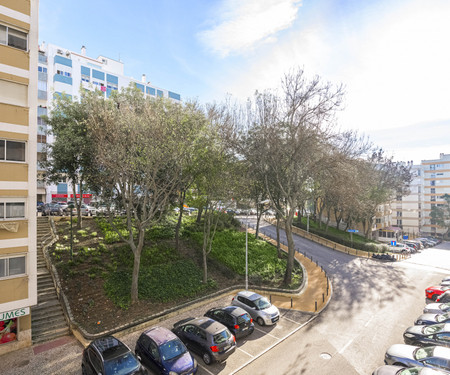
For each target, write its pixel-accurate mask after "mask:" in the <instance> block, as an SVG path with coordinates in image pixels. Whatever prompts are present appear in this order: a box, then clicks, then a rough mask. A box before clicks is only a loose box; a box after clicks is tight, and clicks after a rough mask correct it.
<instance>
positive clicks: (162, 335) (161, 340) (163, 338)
mask: <svg viewBox="0 0 450 375" xmlns="http://www.w3.org/2000/svg"><path fill="white" fill-rule="evenodd" d="M143 335H146V336H148V337H150V338H151V339H152V340H153V341H155V342H156V344H158V346H159V345H162V344H165V343H166V342H168V341H172V340H176V339H178V336H177V335H175V333H173V332H172V331H171V330H169V329H167V328H164V327H153V328H150V329H148V330H147V331H145V332H144V333H143Z"/></svg>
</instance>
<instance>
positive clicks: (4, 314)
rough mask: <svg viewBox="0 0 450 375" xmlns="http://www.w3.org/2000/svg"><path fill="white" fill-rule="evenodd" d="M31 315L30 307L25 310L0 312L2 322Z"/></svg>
mask: <svg viewBox="0 0 450 375" xmlns="http://www.w3.org/2000/svg"><path fill="white" fill-rule="evenodd" d="M29 314H30V308H29V307H23V308H21V309H17V310H11V311H6V312H0V322H1V321H3V320H8V319H12V318H20V317H21V316H25V315H29Z"/></svg>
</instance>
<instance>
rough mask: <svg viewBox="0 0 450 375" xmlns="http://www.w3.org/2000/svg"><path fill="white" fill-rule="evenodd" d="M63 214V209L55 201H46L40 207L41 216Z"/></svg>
mask: <svg viewBox="0 0 450 375" xmlns="http://www.w3.org/2000/svg"><path fill="white" fill-rule="evenodd" d="M50 215H60V216H62V215H63V209H62V208H61V206H60V205H59V204H57V203H46V204H44V207H43V208H42V216H50Z"/></svg>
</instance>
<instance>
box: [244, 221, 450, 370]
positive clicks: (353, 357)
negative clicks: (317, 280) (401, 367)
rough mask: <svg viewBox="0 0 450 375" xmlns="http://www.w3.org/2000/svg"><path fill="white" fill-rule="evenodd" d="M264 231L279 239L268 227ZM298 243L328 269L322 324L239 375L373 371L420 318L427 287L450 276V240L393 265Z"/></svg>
mask: <svg viewBox="0 0 450 375" xmlns="http://www.w3.org/2000/svg"><path fill="white" fill-rule="evenodd" d="M262 231H263V232H264V233H266V234H269V235H273V236H274V235H275V228H274V227H273V226H271V225H268V224H266V223H263V224H262ZM295 245H296V247H297V248H298V249H300V250H301V251H302V252H303V253H305V254H307V255H308V256H312V257H313V259H314V260H317V261H318V263H319V265H321V266H323V268H324V269H325V270H326V272H327V274H328V275H329V277H330V278H331V280H332V285H333V297H332V300H331V302H330V304H329V305H328V307H327V309H326V310H325V311H324V312H322V314H321V315H320V316H319V317H318V318H317V319H315V320H314V321H312V322H311V323H309V324H308V325H307V326H305V327H304V328H303V329H302V330H299V331H298V332H297V333H295V334H294V335H292V336H291V337H289V338H288V339H286V340H285V341H284V342H283V343H281V344H279V345H278V346H276V347H275V348H273V349H272V350H271V351H270V352H269V353H267V354H266V355H264V356H262V357H260V358H258V359H256V360H255V361H253V362H252V363H251V364H250V365H248V366H246V367H245V368H244V369H242V370H241V371H239V372H238V373H237V374H239V375H243V374H261V375H264V374H308V375H309V374H311V375H322V374H327V375H332V374H340V375H341V374H346V375H353V374H361V375H362V374H371V373H372V371H373V370H374V369H375V368H376V367H378V366H381V365H382V364H383V359H384V353H385V350H386V349H387V348H388V347H389V346H390V345H392V344H396V343H403V339H402V335H403V332H404V330H405V329H406V328H407V327H408V326H410V325H412V324H413V322H414V320H415V318H416V317H417V316H419V315H420V314H421V313H422V309H423V307H424V305H425V303H426V301H425V288H426V287H428V286H430V285H434V284H438V283H439V281H440V280H441V279H442V277H443V276H444V275H447V274H450V243H448V242H447V243H443V244H441V245H439V246H437V247H435V248H432V249H425V250H423V251H422V253H419V254H414V255H412V257H411V258H410V259H408V260H406V261H402V262H395V263H382V262H379V261H375V260H372V259H364V258H355V257H352V256H349V255H346V254H344V253H340V252H336V251H333V250H330V249H327V248H325V247H323V246H320V245H318V244H315V243H313V242H311V241H309V240H306V239H303V238H301V237H297V236H296V237H295Z"/></svg>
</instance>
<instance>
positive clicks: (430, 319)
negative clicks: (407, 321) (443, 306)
mask: <svg viewBox="0 0 450 375" xmlns="http://www.w3.org/2000/svg"><path fill="white" fill-rule="evenodd" d="M438 323H450V312H448V313H444V314H422V315H420V316H419V317H418V318H417V319H416V321H415V322H414V325H416V326H420V325H424V326H429V325H431V324H438Z"/></svg>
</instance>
